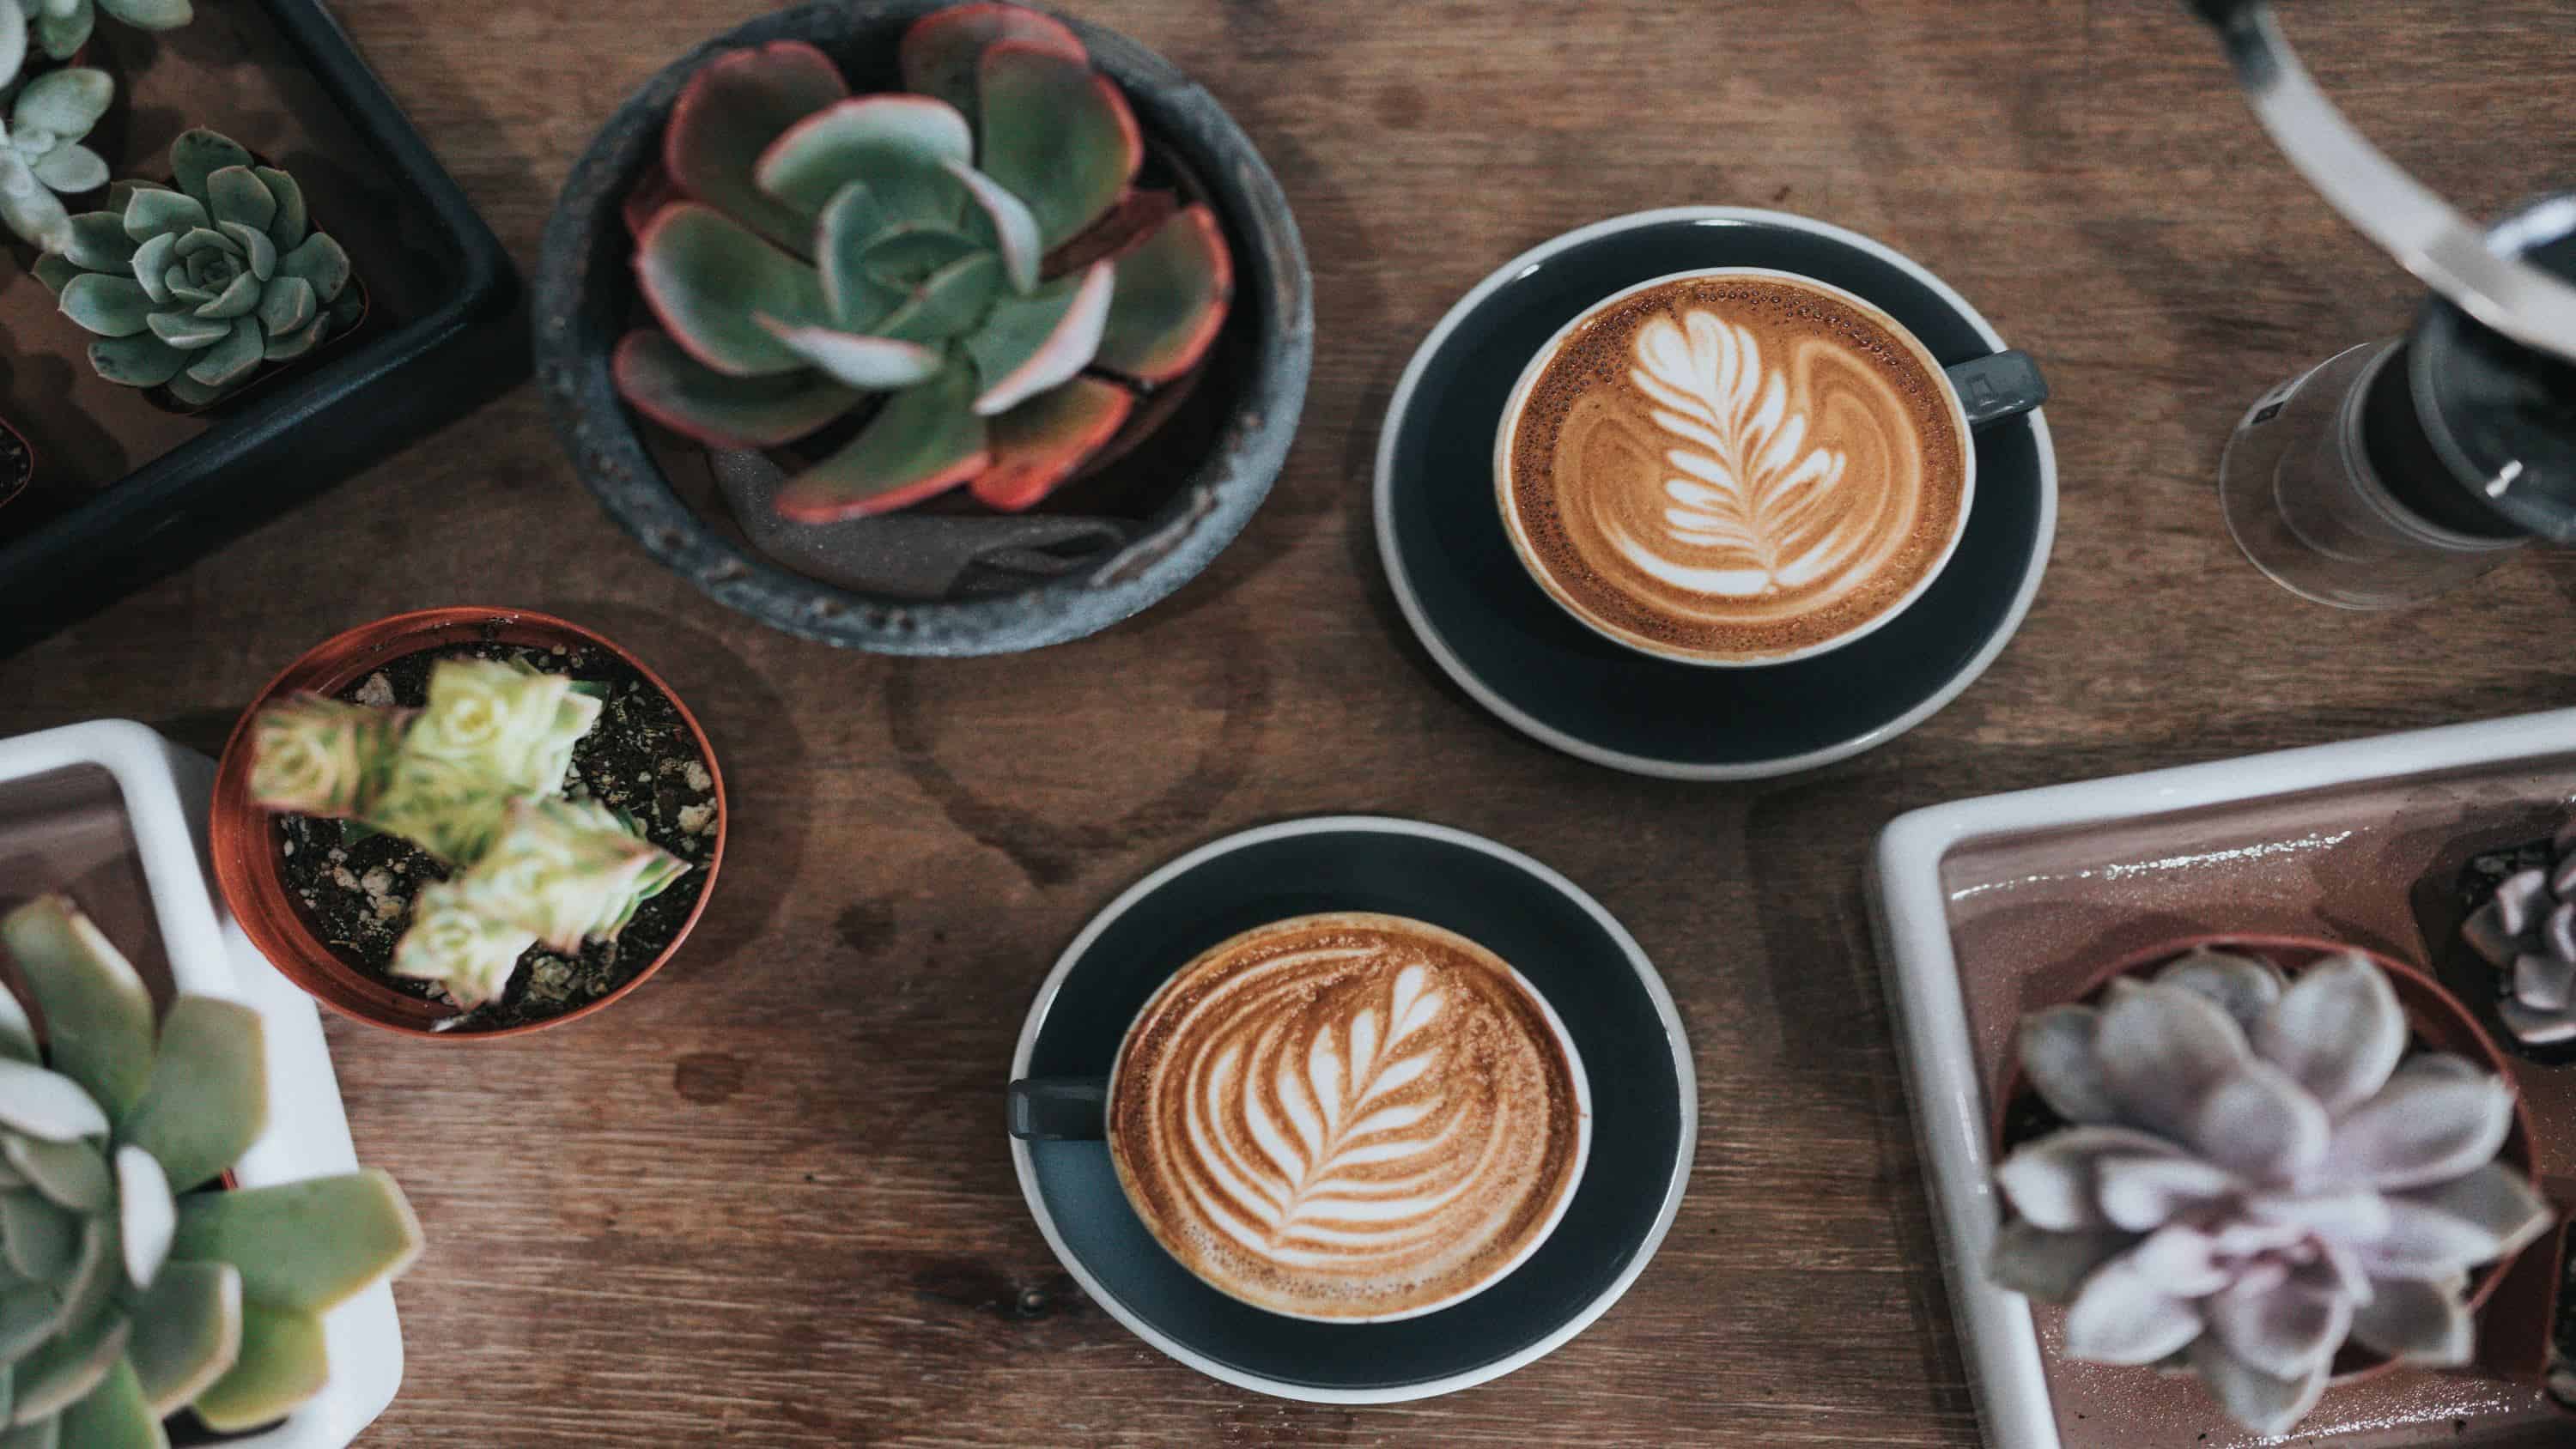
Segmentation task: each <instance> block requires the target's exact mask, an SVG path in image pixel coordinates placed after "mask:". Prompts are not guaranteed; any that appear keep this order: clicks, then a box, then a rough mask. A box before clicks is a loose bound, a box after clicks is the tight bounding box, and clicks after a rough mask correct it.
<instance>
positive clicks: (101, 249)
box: [56, 187, 135, 272]
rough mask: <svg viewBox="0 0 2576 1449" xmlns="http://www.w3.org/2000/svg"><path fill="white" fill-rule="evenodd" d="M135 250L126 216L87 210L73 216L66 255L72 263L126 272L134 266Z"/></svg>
mask: <svg viewBox="0 0 2576 1449" xmlns="http://www.w3.org/2000/svg"><path fill="white" fill-rule="evenodd" d="M56 189H57V190H59V189H61V188H59V187H58V188H56ZM134 253H135V246H134V239H133V238H132V237H129V236H127V235H126V234H125V219H124V218H123V217H120V216H118V215H117V214H116V213H115V212H112V211H85V212H82V213H81V214H80V215H78V216H75V217H73V218H72V219H71V230H70V233H69V240H68V242H67V244H66V245H65V246H64V247H63V256H64V257H65V258H66V259H68V260H69V261H70V262H71V264H72V265H74V266H76V267H86V268H88V269H89V270H91V271H93V272H118V271H124V270H126V269H127V268H129V267H131V266H132V265H133V263H134Z"/></svg>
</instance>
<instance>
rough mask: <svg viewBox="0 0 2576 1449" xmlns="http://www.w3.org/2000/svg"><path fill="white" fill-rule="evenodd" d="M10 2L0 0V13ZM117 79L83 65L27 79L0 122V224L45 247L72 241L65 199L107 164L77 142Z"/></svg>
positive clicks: (101, 174) (96, 183) (88, 186)
mask: <svg viewBox="0 0 2576 1449" xmlns="http://www.w3.org/2000/svg"><path fill="white" fill-rule="evenodd" d="M8 8H9V0H0V14H5V13H6V12H7V10H8ZM115 98H116V82H115V81H113V80H111V79H109V78H108V74H107V72H105V71H103V70H93V69H91V68H89V67H88V66H78V65H75V66H65V67H63V68H62V69H60V70H49V71H47V72H45V73H44V74H43V75H40V76H37V77H36V78H35V79H33V80H31V81H29V82H27V84H26V85H25V86H24V87H23V88H21V89H20V90H19V92H18V98H17V100H16V101H15V102H14V103H12V104H11V106H10V108H9V122H8V124H7V125H5V126H0V222H5V223H7V224H8V227H9V229H10V230H11V231H13V232H16V233H17V234H18V235H19V236H20V237H21V238H23V239H24V240H26V241H30V242H33V243H34V244H36V245H37V246H39V247H42V248H44V249H45V250H47V251H61V250H62V249H63V248H64V247H66V246H68V245H70V243H71V233H72V219H71V213H70V212H69V211H68V210H66V209H65V208H64V206H63V197H65V196H73V195H77V194H79V193H81V192H84V191H95V190H97V189H98V188H99V187H102V186H105V185H106V184H107V162H106V161H105V160H104V159H102V158H101V157H100V156H99V154H98V153H97V152H96V151H93V150H91V149H90V148H88V147H87V146H84V145H82V144H81V142H82V140H83V139H84V138H86V137H87V136H88V135H89V132H90V128H91V127H92V126H95V125H97V124H98V121H99V118H100V117H101V116H104V115H106V114H107V105H108V102H109V101H112V100H114V99H115Z"/></svg>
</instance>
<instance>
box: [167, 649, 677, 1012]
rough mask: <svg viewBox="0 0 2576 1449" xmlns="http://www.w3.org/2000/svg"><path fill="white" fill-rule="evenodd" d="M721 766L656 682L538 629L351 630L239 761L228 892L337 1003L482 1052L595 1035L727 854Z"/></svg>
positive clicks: (320, 656)
mask: <svg viewBox="0 0 2576 1449" xmlns="http://www.w3.org/2000/svg"><path fill="white" fill-rule="evenodd" d="M724 829H725V803H724V784H723V777H722V775H721V773H720V772H719V770H718V768H717V765H716V760H715V754H714V751H713V749H712V748H711V747H710V746H709V745H708V743H707V739H706V736H705V734H704V733H703V732H702V731H701V730H700V729H699V728H698V725H697V721H696V719H695V718H694V717H693V716H692V715H690V713H689V711H688V709H687V707H686V706H685V705H683V704H682V703H681V702H680V700H679V698H678V696H677V695H675V694H673V693H672V692H671V690H670V688H669V686H668V685H666V684H664V683H663V682H662V680H661V679H660V677H659V676H657V675H655V674H653V673H652V672H651V671H650V670H649V669H647V668H646V667H645V666H644V664H643V663H642V661H640V660H638V659H636V658H635V657H634V656H633V655H631V654H628V653H627V652H625V651H624V650H622V649H619V648H618V647H617V646H616V645H614V644H612V643H610V642H609V641H608V640H606V639H604V638H601V637H600V636H599V635H596V634H593V633H591V632H590V631H588V630H586V629H582V628H580V627H578V626H577V625H573V624H570V623H567V622H565V621H564V620H561V619H555V618H551V617H548V616H546V615H543V614H531V613H525V612H518V611H506V610H497V609H435V610H426V611H423V612H420V613H416V614H405V615H398V616H396V617H394V618H391V619H385V620H380V621H378V622H377V623H374V624H370V625H366V626H364V627H362V628H359V629H353V630H351V631H349V632H348V633H345V634H342V635H340V636H339V637H337V638H334V639H332V640H329V641H327V642H326V643H324V644H322V645H320V646H319V647H317V648H315V649H314V650H312V651H311V652H310V653H308V654H306V655H305V656H304V657H303V658H302V659H299V660H297V661H296V662H295V663H294V664H293V665H291V666H290V667H289V668H288V669H287V670H286V671H285V673H283V674H281V675H280V676H279V677H278V678H277V679H276V680H275V681H273V682H272V683H271V684H270V685H269V687H268V688H267V689H266V690H264V691H262V693H261V695H260V697H259V698H258V699H257V700H256V701H254V703H253V705H252V707H251V708H250V709H249V710H248V711H247V712H245V714H244V715H243V717H242V720H241V722H240V724H238V725H237V726H236V727H235V728H234V731H233V734H232V738H231V740H230V741H229V742H228V743H227V744H226V745H225V748H224V755H223V760H222V762H221V764H220V766H219V767H218V770H217V773H216V782H215V801H214V808H213V814H212V817H211V819H210V822H209V834H210V837H211V848H212V851H213V854H214V858H215V875H216V880H217V882H218V883H219V884H220V885H221V887H222V889H223V892H224V895H225V898H226V900H227V902H228V903H229V904H230V905H231V907H232V910H233V914H234V915H235V916H236V917H237V918H238V919H239V920H240V921H241V923H242V926H243V929H244V930H245V931H246V932H247V933H248V934H249V935H250V937H251V939H252V941H253V942H254V943H255V944H257V945H258V946H259V948H260V950H261V952H262V953H263V954H265V955H266V956H267V957H268V958H269V959H270V961H272V962H273V963H275V964H276V965H277V967H278V969H279V970H280V971H282V972H283V973H285V975H286V976H287V977H288V978H289V979H290V980H293V981H294V982H295V983H296V984H297V985H299V986H301V987H303V988H304V989H305V990H306V991H308V992H311V993H312V994H313V995H314V996H315V997H317V998H318V999H320V1000H321V1001H322V1002H323V1003H324V1004H325V1005H327V1006H331V1007H334V1008H336V1009H338V1010H340V1011H343V1012H345V1013H348V1014H350V1015H353V1016H356V1017H358V1018H359V1019H361V1020H364V1021H368V1022H370V1023H372V1024H374V1025H377V1026H381V1027H385V1028H388V1029H391V1030H395V1031H400V1032H406V1033H410V1034H414V1035H423V1036H441V1037H446V1038H450V1039H474V1040H482V1039H490V1038H494V1037H502V1036H508V1035H513V1034H516V1033H520V1032H525V1031H531V1030H536V1029H540V1028H543V1027H547V1026H552V1025H556V1024H559V1023H561V1022H564V1021H569V1020H572V1019H575V1018H577V1017H581V1016H586V1015H588V1014H590V1013H591V1012H594V1011H597V1010H599V1009H600V1008H602V1007H605V1006H606V1005H608V1004H609V1003H610V1002H612V1001H615V1000H618V999H620V998H622V997H623V996H625V995H626V994H627V993H628V992H630V991H632V990H634V989H635V987H636V986H637V985H639V984H640V983H641V982H642V981H643V980H644V979H645V978H646V977H648V976H650V975H651V974H652V973H653V972H654V971H656V970H659V969H660V968H661V966H662V964H663V963H664V962H665V961H667V960H668V959H669V958H670V957H671V955H672V954H673V953H674V952H676V951H677V950H678V949H679V945H680V942H681V941H682V940H683V939H685V938H686V936H687V935H688V933H689V930H690V929H691V927H693V926H694V925H695V924H696V921H697V917H698V914H699V912H700V911H701V910H702V909H703V908H704V905H705V901H706V893H707V890H708V889H709V887H710V885H711V884H712V882H713V878H714V875H715V872H716V869H717V866H718V865H719V863H720V862H721V861H722V858H723V853H724Z"/></svg>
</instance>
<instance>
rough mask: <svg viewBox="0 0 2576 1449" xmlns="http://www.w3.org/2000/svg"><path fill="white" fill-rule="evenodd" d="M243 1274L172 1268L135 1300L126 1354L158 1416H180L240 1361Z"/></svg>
mask: <svg viewBox="0 0 2576 1449" xmlns="http://www.w3.org/2000/svg"><path fill="white" fill-rule="evenodd" d="M241 1338H242V1296H241V1274H240V1273H239V1272H238V1271H237V1270H235V1269H234V1267H233V1265H232V1264H230V1263H171V1264H169V1265H168V1266H167V1267H166V1268H165V1269H164V1270H163V1271H162V1273H161V1275H160V1276H159V1277H158V1278H157V1279H155V1280H154V1282H153V1284H152V1287H151V1289H150V1291H148V1292H146V1293H145V1294H143V1296H142V1297H141V1298H140V1299H138V1300H137V1302H136V1304H135V1310H134V1334H133V1336H132V1337H131V1338H130V1339H128V1340H127V1341H126V1345H125V1355H126V1357H127V1358H128V1359H129V1360H131V1361H132V1362H133V1364H134V1371H135V1378H136V1380H137V1382H138V1385H139V1386H140V1387H141V1388H142V1390H143V1396H144V1398H145V1400H146V1401H147V1402H148V1403H150V1404H151V1406H152V1411H153V1413H154V1414H155V1415H156V1416H165V1417H166V1416H167V1415H170V1414H175V1413H177V1412H178V1411H179V1410H180V1409H182V1408H185V1407H186V1406H187V1405H188V1404H189V1403H190V1402H191V1401H193V1400H194V1399H195V1398H196V1397H197V1395H198V1394H200V1393H202V1392H204V1391H205V1389H206V1388H207V1387H208V1386H209V1385H211V1384H213V1383H214V1382H215V1381H216V1380H217V1379H219V1378H221V1377H223V1374H224V1371H225V1370H227V1369H229V1368H231V1367H232V1366H233V1363H234V1361H235V1360H237V1359H239V1358H240V1357H241Z"/></svg>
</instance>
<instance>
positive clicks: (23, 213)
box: [0, 146, 72, 253]
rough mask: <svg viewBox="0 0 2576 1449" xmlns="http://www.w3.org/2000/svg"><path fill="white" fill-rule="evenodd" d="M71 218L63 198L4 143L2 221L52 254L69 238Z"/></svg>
mask: <svg viewBox="0 0 2576 1449" xmlns="http://www.w3.org/2000/svg"><path fill="white" fill-rule="evenodd" d="M71 219H72V218H71V213H70V212H68V211H66V210H64V209H63V203H62V198H61V197H58V196H56V195H54V193H53V189H52V188H51V187H48V186H46V185H45V184H44V183H43V182H41V181H38V180H37V179H36V173H35V172H34V170H32V169H31V168H29V166H28V165H27V163H26V162H25V161H24V160H22V159H20V157H19V156H18V153H17V152H15V151H12V150H10V149H9V148H8V147H6V146H0V224H5V225H6V226H7V227H8V228H9V229H10V230H11V231H13V232H16V233H17V234H18V235H19V236H21V237H24V238H26V239H27V240H29V241H31V242H34V243H35V244H36V245H37V246H38V247H39V248H41V249H43V250H44V251H46V252H47V253H52V252H58V251H60V250H62V249H63V247H64V245H65V244H66V243H67V242H68V241H69V239H70V231H71Z"/></svg>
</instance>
